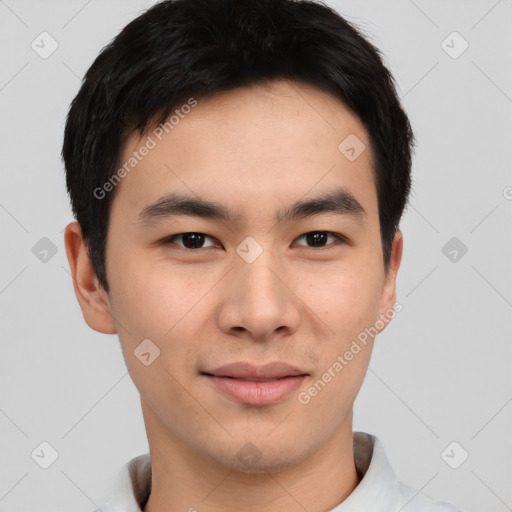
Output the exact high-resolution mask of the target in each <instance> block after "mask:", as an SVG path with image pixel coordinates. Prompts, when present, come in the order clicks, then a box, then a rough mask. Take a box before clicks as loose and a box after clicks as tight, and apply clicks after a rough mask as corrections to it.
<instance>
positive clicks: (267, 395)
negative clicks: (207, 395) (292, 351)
mask: <svg viewBox="0 0 512 512" xmlns="http://www.w3.org/2000/svg"><path fill="white" fill-rule="evenodd" d="M206 377H207V378H208V379H209V380H210V381H211V382H212V383H213V384H214V385H215V386H216V388H217V389H219V390H220V391H222V392H223V393H225V394H226V395H228V396H230V397H232V398H235V399H236V400H237V401H239V402H242V403H244V404H248V405H269V404H275V403H277V402H279V401H280V400H282V399H283V398H284V397H285V396H287V395H289V394H290V393H292V392H293V391H295V390H296V389H297V388H298V387H299V386H300V385H301V384H302V382H303V380H304V379H305V378H306V375H298V376H296V377H284V378H282V379H276V380H268V381H248V380H239V379H233V378H230V377H215V376H213V375H206Z"/></svg>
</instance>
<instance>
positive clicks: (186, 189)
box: [116, 80, 376, 214]
mask: <svg viewBox="0 0 512 512" xmlns="http://www.w3.org/2000/svg"><path fill="white" fill-rule="evenodd" d="M192 100H193V101H192V102H191V101H190V100H189V101H188V102H187V100H185V102H184V103H183V105H187V104H188V105H194V103H195V105H194V106H193V107H192V108H189V107H187V108H185V107H183V106H182V107H183V108H180V106H177V107H176V109H175V111H174V112H175V113H176V115H174V116H173V118H172V123H170V122H169V123H167V125H165V126H164V127H163V128H162V126H160V127H159V126H156V125H154V126H152V127H151V128H150V129H148V130H147V132H146V133H145V134H144V135H143V136H140V134H138V133H133V134H132V135H131V136H130V137H129V139H128V141H127V143H126V145H125V147H124V150H123V153H122V156H121V161H122V162H124V163H126V162H128V161H129V159H130V158H133V157H132V155H133V154H134V153H139V154H140V152H141V151H140V150H141V149H142V148H143V147H144V146H148V147H149V146H151V149H150V150H149V151H146V152H145V156H144V157H142V158H140V155H139V158H140V160H138V161H137V163H136V165H135V166H134V167H133V169H131V170H130V172H129V173H126V177H125V178H123V179H122V180H121V182H120V183H119V184H118V185H117V190H116V195H117V196H118V197H119V199H120V200H121V201H129V203H130V205H131V207H132V208H135V209H138V210H141V209H142V208H143V207H145V206H146V205H147V204H148V203H149V202H151V201H155V200H157V199H158V197H161V196H162V195H164V194H166V193H169V192H183V193H188V194H189V195H196V196H201V197H205V198H214V199H215V200H216V201H218V202H221V203H229V204H231V205H233V204H235V205H238V206H239V208H240V209H241V210H245V211H247V210H248V209H249V210H251V209H252V210H259V209H261V208H266V207H267V205H268V207H271V208H272V209H273V210H275V208H274V207H273V206H271V203H272V199H274V200H277V201H280V204H284V203H286V202H287V200H286V198H290V199H297V198H298V197H301V196H305V195H307V194H308V193H309V192H311V193H313V192H315V191H316V192H325V191H327V190H328V189H329V188H330V187H339V186H340V185H341V186H343V187H345V188H347V189H349V190H350V191H352V192H353V194H354V195H356V196H357V197H358V199H359V200H360V201H361V202H366V203H367V206H365V209H367V211H369V213H370V214H371V213H372V212H371V209H372V208H371V205H370V204H368V203H372V202H375V203H376V190H375V184H374V172H373V161H372V155H371V149H370V142H369V137H368V133H367V131H366V129H365V127H364V125H363V124H362V122H361V121H360V120H359V118H358V117H357V116H356V115H355V114H354V113H353V112H352V111H351V110H350V109H349V108H348V107H347V106H346V105H345V104H344V103H343V102H341V101H340V100H339V99H338V98H336V97H334V96H333V95H331V94H330V93H327V92H325V91H322V90H320V89H318V88H316V87H314V86H311V85H309V84H305V83H302V82H299V83H298V82H291V81H287V80H279V81H275V82H272V83H266V84H260V85H252V86H248V87H242V88H238V89H233V90H230V91H225V92H222V93H216V94H214V95H213V96H210V97H207V98H203V99H201V98H197V99H192ZM176 110H178V112H176ZM150 139H151V141H152V142H149V140H150ZM347 149H348V150H349V152H348V153H347V152H346V151H347ZM354 152H355V156H356V158H354ZM116 201H118V200H117V199H116Z"/></svg>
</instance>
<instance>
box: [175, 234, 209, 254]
mask: <svg viewBox="0 0 512 512" xmlns="http://www.w3.org/2000/svg"><path fill="white" fill-rule="evenodd" d="M206 239H211V240H213V239H212V237H210V236H208V235H205V234H204V233H180V234H178V235H173V236H171V237H169V238H167V239H166V240H165V243H166V244H168V243H174V244H177V245H180V246H181V247H183V248H184V249H192V250H193V249H203V248H204V247H213V246H214V245H215V244H212V245H207V246H205V245H204V243H205V240H206ZM177 240H180V241H181V243H177V242H176V241H177Z"/></svg>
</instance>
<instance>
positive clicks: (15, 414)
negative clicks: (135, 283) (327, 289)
mask: <svg viewBox="0 0 512 512" xmlns="http://www.w3.org/2000/svg"><path fill="white" fill-rule="evenodd" d="M153 3H154V2H152V1H143V0H128V1H127V0H123V1H120V0H117V1H114V0H110V1H101V2H100V1H98V0H88V1H86V0H72V1H66V2H64V1H60V2H57V1H44V2H43V1H27V0H0V56H1V68H0V109H1V116H0V144H1V155H2V160H1V166H0V169H1V170H0V173H1V174H0V175H1V187H0V227H1V233H2V239H3V240H4V243H3V244H2V246H1V258H2V260H1V265H0V308H1V332H2V338H1V357H0V454H1V459H2V464H1V465H0V510H2V511H10V512H17V511H27V510H31V511H50V510H51V511H52V512H61V511H62V512H64V511H69V510H74V511H77V512H79V511H83V512H86V511H90V510H91V509H93V508H94V507H95V506H100V505H101V504H102V503H103V502H104V500H105V499H106V498H107V496H108V491H109V488H110V486H111V484H112V481H113V479H114V478H115V476H116V475H117V473H118V472H119V470H120V469H121V467H122V466H123V465H124V464H125V463H126V462H127V461H128V460H129V459H131V458H132V457H134V456H136V455H139V454H141V453H144V452H146V451H147V450H148V447H147V441H146V436H145V431H144V425H143V422H142V415H141V412H140V402H139V398H138V393H137V391H136V389H135V387H134V385H133V383H132V382H131V380H130V378H129V376H128V374H127V371H126V369H125V366H124V362H123V359H122V355H121V350H120V347H119V341H118V339H117V337H116V336H106V335H102V334H98V333H96V332H94V331H92V330H91V329H89V328H88V327H87V325H86V324H85V322H84V321H83V318H82V314H81V311H80V309H79V306H78V303H77V301H76V299H75V296H74V293H73V289H72V282H71V277H70V274H69V266H68V262H67V259H66V254H65V250H64V244H63V229H64V227H65V226H66V224H67V223H68V222H71V221H72V220H73V218H72V215H71V210H70V207H69V202H68V198H67V195H66V190H65V182H64V169H63V165H62V162H61V160H60V151H61V145H62V135H63V128H64V121H65V116H66V114H67V110H68V107H69V104H70V102H71V100H72V99H73V97H74V96H75V95H76V93H77V92H78V89H79V86H80V80H81V78H82V76H83V75H84V74H85V72H86V70H87V69H88V67H89V66H90V65H91V63H92V62H93V60H94V58H95V57H96V56H97V54H98V53H99V51H100V50H101V48H102V47H103V46H104V45H106V44H107V43H108V42H109V41H110V40H111V39H112V38H113V37H114V36H115V35H117V33H118V32H119V31H120V30H121V29H122V28H123V26H124V25H126V24H127V23H128V22H129V21H131V20H132V19H133V18H134V17H136V16H137V15H138V14H139V13H141V11H142V10H143V9H146V8H148V7H149V6H150V5H152V4H153ZM326 3H327V4H328V5H331V6H332V7H334V8H335V9H337V10H338V11H339V12H340V13H341V14H343V15H344V16H346V17H347V18H348V19H349V20H351V21H353V22H355V23H356V24H358V25H359V27H360V28H361V29H362V30H363V31H364V32H365V33H366V35H367V36H368V37H369V38H370V39H371V40H372V41H373V42H374V43H375V44H376V45H377V46H378V47H379V48H381V49H382V51H383V53H384V55H385V60H386V62H387V64H388V66H389V67H390V68H391V70H392V72H393V73H394V75H395V77H396V80H397V83H398V86H399V90H400V96H401V98H402V101H403V105H404V107H405V109H406V111H407V112H408V114H409V116H410V119H411V122H412V125H413V128H414V130H415V133H416V137H417V139H418V147H417V151H416V156H415V161H414V191H413V196H412V198H411V206H410V207H409V209H408V211H407V212H406V214H405V217H404V219H403V222H402V230H403V233H404V243H405V246H404V255H403V260H402V266H401V270H400V272H399V278H398V295H397V300H398V301H399V302H400V303H401V304H402V306H403V310H402V311H401V312H400V313H398V314H397V315H396V316H395V318H394V320H393V322H392V323H391V325H390V326H389V327H388V328H387V329H386V330H385V331H384V333H383V334H381V335H380V336H379V337H378V338H377V341H376V346H375V351H374V354H373V357H372V361H371V365H370V369H369V371H368V374H367V376H366V379H365V382H364V384H363V388H362V391H361V393H360V395H359V397H358V399H357V402H356V407H355V423H354V428H355V430H363V431H366V432H370V433H373V434H376V435H377V436H378V437H379V438H380V439H381V440H382V442H383V444H384V447H385V449H386V451H387V454H388V457H389V459H390V461H391V463H392V465H393V467H394V468H395V470H396V473H397V474H398V477H399V478H400V479H402V480H403V481H404V482H406V483H408V484H409V485H412V486H414V487H415V488H417V489H421V490H422V491H423V492H424V493H426V494H428V495H429V496H431V497H434V498H436V499H438V500H446V501H449V502H453V503H455V504H457V505H458V506H460V507H462V508H465V509H467V510H468V511H472V512H476V511H484V510H485V511H487V512H504V511H507V510H512V485H511V484H512V436H511V432H512V429H511V426H512V372H511V363H512V344H511V343H510V341H511V334H512V315H511V312H512V311H511V308H512V275H511V271H510V267H511V262H512V230H511V227H512V226H511V224H512V222H511V220H512V171H511V162H512V159H511V156H512V155H511V153H512V143H511V135H512V68H511V62H512V59H511V57H512V30H511V28H512V0H500V1H496V0H478V1H477V0H473V1H441V0H438V1H426V0H415V1H413V0H393V1H387V2H381V1H361V0H359V1H348V0H347V1H341V0H340V1H329V2H326ZM42 443H43V444H42ZM45 466H46V467H47V468H46V469H45Z"/></svg>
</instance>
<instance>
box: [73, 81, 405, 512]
mask: <svg viewBox="0 0 512 512" xmlns="http://www.w3.org/2000/svg"><path fill="white" fill-rule="evenodd" d="M351 133H353V134H356V135H357V137H358V138H359V139H360V140H361V141H363V142H364V144H365V145H366V150H365V151H364V152H363V153H362V154H361V155H360V156H359V157H358V158H357V159H356V160H355V161H349V160H348V159H347V158H346V157H345V156H344V155H343V154H342V153H341V152H340V151H339V150H338V145H339V144H340V142H341V141H342V140H344V139H345V137H347V135H349V134H351ZM144 141H145V136H144V137H142V138H141V137H140V134H132V136H131V137H130V138H129V139H128V142H127V144H126V145H125V148H124V152H123V158H122V159H121V160H122V161H125V160H126V159H127V158H129V156H130V155H131V153H132V152H133V151H134V150H137V149H138V148H140V147H141V145H142V144H143V143H144ZM372 165H373V163H372V156H371V149H370V142H369V137H368V133H367V131H366V129H365V128H364V126H363V124H362V123H361V121H360V120H359V119H358V118H357V116H355V115H354V114H353V113H352V112H351V111H350V110H349V109H348V108H347V107H346V106H345V105H344V104H343V103H342V102H341V101H340V100H338V99H337V98H335V97H334V96H331V95H330V94H328V93H326V92H323V91H321V90H320V89H317V88H315V87H313V86H309V85H306V84H304V83H296V82H290V81H287V80H279V81H276V82H273V83H271V84H266V85H265V86H263V85H259V86H251V87H244V88H240V89H235V90H232V91H229V92H226V93H221V94H217V95H215V96H213V97H210V98H207V99H198V105H197V106H196V107H195V108H194V109H193V110H192V112H191V113H190V114H188V115H187V116H185V117H184V119H182V120H180V122H179V124H178V125H177V126H175V127H174V129H173V130H172V131H170V133H169V134H166V135H165V137H164V138H163V139H162V141H161V142H159V143H158V145H157V146H156V147H155V148H154V149H152V150H151V151H150V152H149V154H148V155H147V156H146V157H144V159H143V160H142V161H141V162H140V163H139V164H138V165H137V167H136V168H135V169H134V170H133V171H132V172H131V173H129V174H128V175H127V176H126V177H125V178H123V179H122V181H121V182H120V183H119V184H118V185H117V187H116V189H115V198H114V201H113V204H112V210H111V215H110V219H109V230H108V238H107V249H106V258H107V261H106V263H107V264H106V268H107V279H108V282H109V287H110V292H109V294H107V293H106V292H105V290H104V289H103V288H101V286H99V284H98V280H97V278H96V277H95V274H94V271H93V269H92V267H91V264H90V261H89V259H88V256H87V252H86V248H85V245H84V242H83V239H82V237H81V234H80V228H79V226H78V224H77V223H75V222H72V223H70V224H69V225H68V226H67V228H66V232H65V243H66V250H67V255H68V260H69V264H70V268H71V272H72V275H73V284H74V289H75V293H76V296H77V299H78V301H79V303H80V306H81V308H82V311H83V315H84V319H85V321H86V322H87V324H88V325H89V326H90V327H91V328H92V329H94V330H96V331H99V332H102V333H106V334H113V333H117V334H118V336H119V339H120V342H121V346H122V350H123V355H124V359H125V362H126V365H127V367H128V370H129V372H130V375H131V377H132V379H133V381H134V383H135V385H136V387H137V389H138V390H139V392H140V396H141V405H142V412H143V417H144V421H145V426H146V431H147V435H148V442H149V448H150V454H151V460H152V471H153V489H152V493H151V496H150V499H149V502H148V504H147V506H146V508H145V511H146V512H157V511H163V510H183V511H187V510H194V509H196V510H197V511H199V512H203V511H211V512H216V511H223V512H226V511H235V510H236V511H239V510H244V511H248V512H251V511H262V510H264V511H268V512H273V511H279V512H281V511H282V510H287V511H290V512H292V511H303V510H308V511H311V512H313V511H325V510H330V509H332V508H334V507H335V506H336V505H338V504H339V503H341V502H342V501H343V500H344V499H345V498H346V497H347V496H348V495H349V494H350V493H351V492H352V491H353V490H354V489H355V487H356V486H357V484H358V483H359V478H358V475H357V472H356V468H355V464H354V453H353V433H352V407H353V403H354V400H355V398H356V395H357V393H358V391H359V389H360V386H361V384H362V381H363V378H364V375H365V373H366V371H367V368H368V364H369V360H370V355H371V350H372V342H371V341H370V343H368V345H367V346H366V347H365V348H363V350H361V351H360V352H359V353H358V354H357V355H355V356H354V358H353V359H352V360H351V361H350V362H349V364H348V365H347V366H345V367H344V368H343V370H342V371H341V372H339V373H338V374H337V375H336V377H335V378H333V379H332V380H331V381H330V382H329V383H328V384H327V385H326V386H325V388H324V389H323V390H322V391H321V392H319V393H318V394H317V395H316V396H314V397H312V398H311V401H310V402H309V403H308V404H306V405H304V404H302V403H300V402H299V400H298V399H297V396H298V394H299V393H300V392H301V391H304V390H307V389H308V388H309V387H310V386H311V385H312V384H313V383H314V382H315V381H317V380H318V379H319V378H321V377H322V375H323V374H324V373H325V372H326V371H327V370H328V368H329V367H332V365H333V364H334V362H335V361H336V360H337V357H338V356H339V355H342V354H344V353H345V351H346V350H347V349H348V348H349V347H350V345H351V343H352V341H353V340H354V339H356V337H357V335H358V334H359V333H361V332H362V331H364V329H365V328H366V327H369V326H373V325H375V323H376V321H377V320H378V319H379V318H382V315H385V314H386V312H389V311H390V310H392V308H393V305H394V303H395V286H396V285H395V283H396V275H397V271H398V268H399V265H400V260H401V256H402V235H401V233H400V231H397V233H396V236H395V239H394V242H393V250H392V257H391V263H390V267H389V270H388V272H387V273H386V272H385V270H384V265H383V260H382V246H381V240H380V232H379V217H378V204H377V193H376V188H375V182H374V174H373V168H372ZM339 186H343V187H344V188H345V189H347V190H349V191H350V192H351V193H352V194H353V195H354V196H355V197H356V199H357V200H358V201H359V202H360V203H361V205H362V206H363V207H364V209H365V211H366V214H367V215H366V216H365V217H364V219H363V220H362V221H358V220H357V219H356V218H355V217H353V216H350V215H344V216H336V215H332V214H331V215H330V214H321V215H317V216H313V217H310V218H304V219H296V220H293V221H290V222H287V223H284V224H282V225H279V224H276V223H275V219H274V216H275V214H276V212H277V211H278V210H281V209H282V208H284V207H285V206H287V205H289V204H291V203H293V202H295V201H297V200H299V199H305V198H309V197H314V196H316V195H318V193H320V192H325V191H327V192H328V191H331V190H333V189H335V188H337V187H339ZM169 192H179V193H183V194H188V195H190V196H192V197H196V196H199V197H201V198H204V199H208V200H213V201H216V202H218V203H221V204H223V205H224V206H226V207H229V208H230V209H233V210H234V211H235V212H236V213H238V214H239V216H240V218H239V220H238V221H237V222H234V223H229V222H225V221H216V220H209V219H202V218H199V217H193V216H179V217H178V216H177V217H174V218H167V219H164V220H162V221H161V222H159V223H153V224H151V225H146V226H142V225H141V224H140V223H138V221H137V216H138V214H139V212H140V211H142V209H143V208H144V207H145V206H147V205H148V204H150V203H152V202H154V201H155V200H157V199H158V198H160V197H161V196H162V195H164V194H166V193H169ZM91 200H93V199H92V198H91ZM312 231H328V232H332V233H338V234H340V235H343V236H345V237H346V239H347V241H348V243H347V242H346V243H342V242H340V241H338V240H337V239H336V238H335V237H329V239H328V240H327V241H326V242H325V243H324V247H320V248H317V247H314V246H313V245H311V242H309V243H308V242H307V241H306V240H305V239H304V238H301V236H302V235H303V234H306V233H309V232H312ZM187 232H199V233H204V234H206V235H208V237H206V238H205V242H204V247H203V248H200V249H186V248H184V246H183V239H178V240H175V242H174V243H167V244H162V243H159V241H161V240H163V239H164V238H166V237H169V236H170V235H175V234H180V233H187ZM247 236H251V237H253V238H254V239H255V240H256V241H257V242H258V244H259V245H260V246H261V247H262V248H263V253H262V254H261V255H260V256H259V257H258V258H257V259H256V260H255V261H254V262H253V263H247V262H246V261H245V260H244V259H242V258H241V257H240V256H239V255H238V254H237V252H236V248H237V247H238V246H239V245H240V243H241V242H242V241H243V240H244V239H245V238H246V237H247ZM209 237H211V238H209ZM385 325H387V322H385V323H384V327H382V325H381V326H380V329H379V331H381V330H382V329H383V328H385ZM146 338H149V339H151V340H152V342H153V343H154V344H155V345H156V346H158V348H159V349H160V356H159V357H158V358H157V359H156V360H155V361H154V362H153V363H152V364H151V365H149V366H145V365H144V364H142V363H141V362H140V360H139V359H138V358H137V357H135V355H134V350H135V349H136V347H137V346H138V345H139V344H140V343H141V341H142V340H144V339H146ZM235 361H250V362H253V363H255V364H263V363H266V362H268V361H285V362H287V363H289V364H292V365H294V366H296V367H298V368H300V369H301V370H304V371H305V372H307V373H308V374H309V376H308V377H306V379H305V380H304V382H303V383H302V385H301V387H300V389H298V390H297V391H295V392H293V393H291V394H290V395H288V396H286V397H285V398H284V399H282V400H281V401H280V402H278V403H276V404H272V405H264V406H248V405H246V404H241V403H239V402H236V401H235V400H233V399H231V398H228V397H226V396H225V395H223V394H221V393H220V392H219V391H217V390H216V389H215V388H214V387H213V386H212V385H211V383H210V382H208V381H207V380H206V379H205V377H203V376H201V375H200V374H199V372H200V371H204V370H206V369H212V368H216V367H219V366H221V365H224V364H227V363H231V362H235ZM248 442H250V443H252V444H253V445H254V446H255V447H256V448H257V450H258V452H259V453H260V454H261V457H260V459H259V460H258V461H257V462H256V464H254V465H253V466H251V467H244V466H243V465H242V464H241V462H240V459H239V458H238V456H237V454H238V451H239V450H240V449H241V448H242V447H244V446H245V445H246V443H248Z"/></svg>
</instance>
